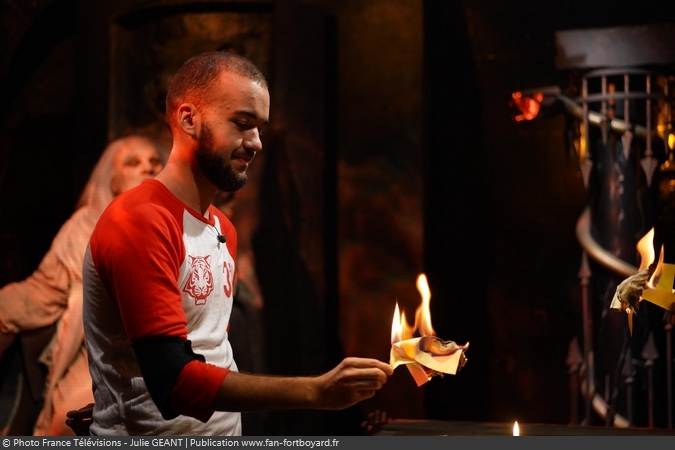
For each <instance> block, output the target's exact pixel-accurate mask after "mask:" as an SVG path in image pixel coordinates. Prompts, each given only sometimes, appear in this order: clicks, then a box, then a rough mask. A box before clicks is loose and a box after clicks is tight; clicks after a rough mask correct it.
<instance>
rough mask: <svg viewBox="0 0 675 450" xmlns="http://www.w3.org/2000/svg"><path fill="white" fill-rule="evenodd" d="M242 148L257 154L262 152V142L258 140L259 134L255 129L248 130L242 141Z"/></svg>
mask: <svg viewBox="0 0 675 450" xmlns="http://www.w3.org/2000/svg"><path fill="white" fill-rule="evenodd" d="M243 146H244V148H245V149H247V150H252V151H254V152H256V153H257V152H259V151H260V150H262V141H261V140H260V132H259V131H258V129H257V128H253V129H251V130H249V135H248V136H246V139H244V142H243Z"/></svg>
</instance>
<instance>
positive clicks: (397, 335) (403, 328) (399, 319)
mask: <svg viewBox="0 0 675 450" xmlns="http://www.w3.org/2000/svg"><path fill="white" fill-rule="evenodd" d="M417 290H418V291H419V293H420V296H421V297H422V303H421V304H420V306H418V307H417V310H416V311H415V325H414V326H412V327H411V326H410V325H408V321H407V320H406V317H405V312H400V310H399V307H398V302H396V309H395V310H394V318H393V320H392V324H391V343H392V344H394V343H396V342H400V341H405V340H407V339H412V338H413V337H415V335H417V336H436V332H435V331H434V328H433V327H432V326H431V311H430V309H429V304H430V302H431V291H430V290H429V285H428V283H427V277H426V275H424V274H420V275H419V276H418V277H417Z"/></svg>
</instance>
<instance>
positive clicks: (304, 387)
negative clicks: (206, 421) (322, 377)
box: [213, 372, 318, 412]
mask: <svg viewBox="0 0 675 450" xmlns="http://www.w3.org/2000/svg"><path fill="white" fill-rule="evenodd" d="M317 390H318V386H317V382H316V379H315V378H311V377H274V376H260V375H248V374H242V373H237V372H230V373H229V374H228V375H227V377H225V380H224V381H223V384H222V385H221V386H220V389H219V390H218V393H217V394H216V398H215V399H214V401H213V409H214V410H216V411H241V412H246V411H279V410H288V409H305V408H312V407H314V406H315V404H316V399H317V397H318V395H317Z"/></svg>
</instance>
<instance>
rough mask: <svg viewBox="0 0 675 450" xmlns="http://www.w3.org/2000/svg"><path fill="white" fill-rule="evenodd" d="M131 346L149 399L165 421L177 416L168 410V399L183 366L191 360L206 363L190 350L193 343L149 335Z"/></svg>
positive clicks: (176, 338) (200, 356)
mask: <svg viewBox="0 0 675 450" xmlns="http://www.w3.org/2000/svg"><path fill="white" fill-rule="evenodd" d="M131 346H132V347H133V349H134V352H135V353H136V360H137V361H138V366H139V368H140V369H141V374H142V375H143V379H144V380H145V386H146V387H147V388H148V392H149V393H150V397H152V400H153V401H154V402H155V405H157V409H159V412H160V413H161V414H162V417H163V418H164V419H165V420H171V419H174V418H176V417H178V414H176V413H175V412H173V411H171V410H169V396H170V395H171V391H172V390H173V387H174V386H175V384H176V381H178V376H179V375H180V372H181V371H182V370H183V367H185V365H186V364H187V363H189V362H191V361H194V360H199V361H202V362H204V361H206V359H205V358H204V357H203V356H202V355H198V354H196V353H195V352H193V351H192V343H191V342H190V341H189V340H183V339H181V338H178V337H167V336H149V337H144V338H141V339H137V340H135V341H134V342H132V344H131Z"/></svg>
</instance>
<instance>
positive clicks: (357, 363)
mask: <svg viewBox="0 0 675 450" xmlns="http://www.w3.org/2000/svg"><path fill="white" fill-rule="evenodd" d="M344 364H345V365H347V366H349V367H356V368H362V369H366V368H377V369H380V370H381V371H383V372H384V373H385V374H386V375H391V374H392V373H394V369H392V368H391V366H390V365H389V364H387V363H384V362H382V361H380V360H377V359H374V358H354V357H351V358H345V360H344Z"/></svg>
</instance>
